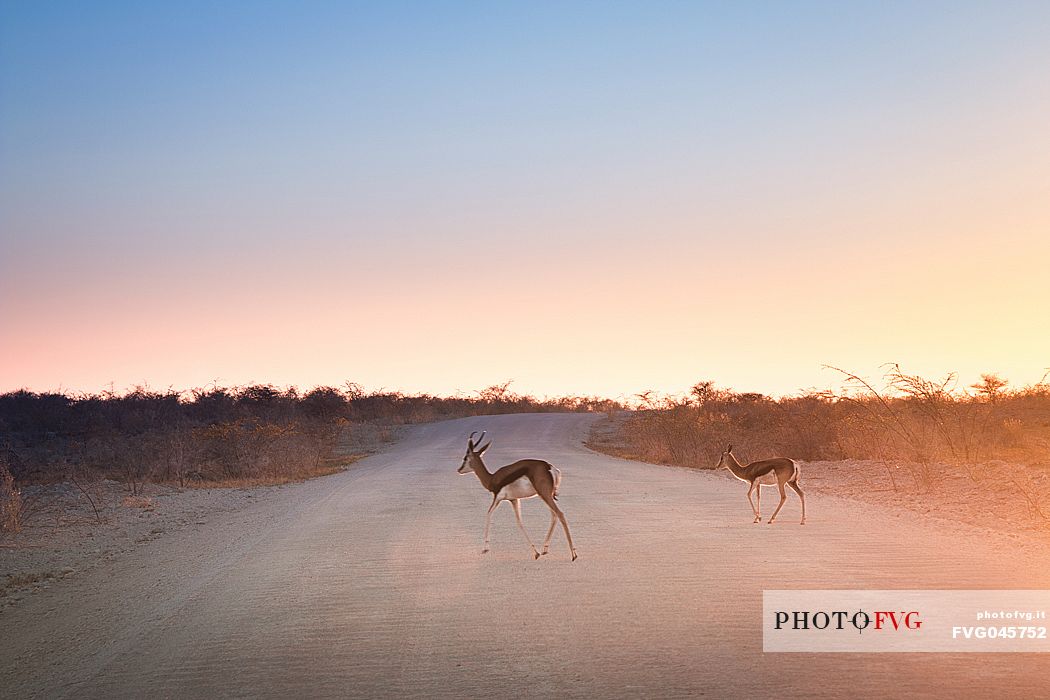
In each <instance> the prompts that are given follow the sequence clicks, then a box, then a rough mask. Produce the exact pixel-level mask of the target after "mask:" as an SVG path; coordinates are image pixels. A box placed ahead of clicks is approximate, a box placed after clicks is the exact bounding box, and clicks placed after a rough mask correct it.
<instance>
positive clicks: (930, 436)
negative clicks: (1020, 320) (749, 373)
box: [588, 365, 1050, 527]
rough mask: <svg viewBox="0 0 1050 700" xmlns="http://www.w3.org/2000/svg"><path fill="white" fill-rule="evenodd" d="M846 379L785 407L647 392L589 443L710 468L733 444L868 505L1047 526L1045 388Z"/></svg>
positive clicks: (993, 380) (989, 378) (893, 372)
mask: <svg viewBox="0 0 1050 700" xmlns="http://www.w3.org/2000/svg"><path fill="white" fill-rule="evenodd" d="M842 375H843V378H844V385H843V387H842V389H840V390H838V391H827V392H810V393H807V394H804V395H801V396H796V397H788V398H784V399H772V398H769V397H766V396H762V395H760V394H739V393H735V392H732V391H727V390H723V389H718V388H716V387H714V386H713V385H712V384H711V383H709V382H704V383H701V384H698V385H696V386H695V387H693V389H692V390H691V392H690V393H689V394H688V395H685V396H678V397H662V398H658V397H654V396H652V395H651V394H646V395H641V396H640V397H639V407H638V409H637V410H635V411H631V412H625V413H623V414H621V415H620V416H618V417H617V418H615V419H611V420H609V421H606V422H604V423H602V424H599V425H598V426H597V427H596V429H595V431H594V432H593V433H592V435H591V438H590V440H589V443H588V444H589V446H590V447H592V448H593V449H596V450H598V451H602V452H606V453H609V454H614V455H617V456H622V457H627V458H631V459H640V460H644V461H649V462H655V463H661V464H670V465H679V466H686V467H694V468H712V467H713V466H714V465H715V464H716V463H717V460H718V455H719V453H720V452H721V450H723V449H724V448H725V446H726V445H727V444H730V443H732V444H734V445H736V446H737V448H738V451H740V452H742V453H743V455H745V456H746V457H747V459H749V460H756V459H762V458H766V457H773V456H785V457H792V458H795V459H799V460H804V461H808V462H813V463H818V464H820V465H823V466H822V467H821V468H822V469H824V470H825V471H826V476H827V478H824V480H823V483H821V484H820V488H823V489H825V490H829V491H833V492H836V493H841V494H843V495H850V496H854V497H858V498H861V499H862V500H873V501H876V502H884V501H886V500H894V501H896V502H899V503H900V504H901V505H904V506H906V507H910V508H913V509H916V510H929V511H941V510H944V511H946V512H950V511H951V510H952V509H955V510H957V511H958V512H960V513H962V514H963V515H964V517H966V518H967V519H973V518H974V517H983V515H979V516H977V515H975V513H977V512H978V511H991V512H994V513H998V515H996V516H995V519H998V520H1013V521H1015V522H1016V523H1018V524H1020V523H1035V524H1037V525H1038V526H1039V527H1045V526H1046V524H1047V523H1048V522H1050V477H1048V476H1047V475H1048V472H1050V387H1048V386H1047V384H1046V383H1045V382H1040V383H1039V384H1037V385H1035V386H1030V387H1025V388H1022V389H1019V390H1015V391H1010V390H1008V389H1007V387H1006V384H1005V382H1003V381H1002V380H1000V379H999V378H998V377H995V376H994V375H985V376H984V377H983V378H982V381H981V382H980V383H978V384H976V385H974V386H971V387H965V388H960V387H957V386H956V385H955V378H954V377H953V376H951V375H949V376H948V377H947V378H945V379H943V380H939V381H933V380H928V379H925V378H923V377H919V376H916V375H909V374H907V373H905V372H903V371H902V370H901V369H900V368H899V367H898V366H896V365H891V366H889V368H888V369H887V372H886V375H885V377H884V378H883V381H882V382H880V383H879V385H876V384H875V383H874V382H871V381H868V380H865V379H863V378H861V377H859V376H857V375H855V374H852V373H848V372H842ZM834 464H849V465H850V466H849V468H848V469H843V470H836V469H832V468H831V467H830V465H834ZM805 473H806V474H807V476H808V475H811V474H814V470H813V469H812V468H809V467H807V469H806V470H805ZM818 480H819V479H818ZM807 481H810V483H812V480H809V479H807ZM942 506H943V508H942Z"/></svg>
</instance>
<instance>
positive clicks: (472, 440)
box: [467, 430, 485, 449]
mask: <svg viewBox="0 0 1050 700" xmlns="http://www.w3.org/2000/svg"><path fill="white" fill-rule="evenodd" d="M477 433H478V431H476V430H475V431H474V432H472V433H471V434H470V437H469V438H467V444H468V445H470V448H471V449H474V445H477V444H478V443H480V442H481V441H482V440H484V439H485V431H484V430H482V431H481V437H479V438H478V439H477V442H475V441H474V436H475V435H477Z"/></svg>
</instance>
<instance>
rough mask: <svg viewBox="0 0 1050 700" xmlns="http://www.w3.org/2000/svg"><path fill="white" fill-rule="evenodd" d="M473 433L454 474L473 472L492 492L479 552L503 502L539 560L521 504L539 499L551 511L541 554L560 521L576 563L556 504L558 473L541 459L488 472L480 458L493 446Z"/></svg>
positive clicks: (563, 518)
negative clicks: (497, 509)
mask: <svg viewBox="0 0 1050 700" xmlns="http://www.w3.org/2000/svg"><path fill="white" fill-rule="evenodd" d="M476 433H477V431H474V432H473V433H471V434H470V437H469V438H468V439H467V453H466V454H465V455H463V463H462V464H460V465H459V469H458V470H457V471H458V472H459V473H460V474H469V473H470V472H471V471H473V472H474V473H475V474H476V475H477V477H478V480H479V481H480V482H481V485H482V486H484V487H485V488H486V489H488V490H489V491H490V492H491V493H492V504H491V505H490V506H489V510H488V513H486V514H485V548H484V549H483V550H481V553H482V554H484V553H485V552H487V551H489V525H491V523H492V511H494V510H496V508H497V507H498V506H499V504H500V503H502V502H503V501H510V504H511V505H512V506H513V507H514V516H515V517H516V518H517V520H518V527H520V528H521V532H522V534H524V535H525V541H526V542H528V543H529V548H530V549H531V550H532V557H533V558H534V559H539V558H540V554H541V552H537V551H536V545H534V544H533V543H532V540H531V539H530V538H529V533H528V532H527V531H526V530H525V524H524V523H523V522H522V521H521V501H522V500H523V499H526V498H532V497H534V496H539V497H540V498H541V499H543V502H544V503H546V504H547V507H548V508H550V511H551V526H550V528H549V529H548V530H547V538H546V539H545V540H544V541H543V552H542V554H546V553H547V552H548V551H549V550H550V544H551V536H552V535H553V534H554V527H555V525H556V524H557V522H558V521H559V520H560V521H561V527H562V529H563V530H565V538H566V539H567V540H568V541H569V552H570V553H571V554H572V560H573V561H576V548H575V547H574V546H573V544H572V535H570V534H569V524H568V523H567V522H566V521H565V513H562V512H561V508H559V507H558V504H557V503H555V499H557V497H558V487H559V485H560V484H561V471H560V470H559V469H557V468H555V467H554V466H552V465H551V464H550V463H549V462H544V461H543V460H540V459H522V460H518V461H517V462H514V463H513V464H508V465H507V466H505V467H500V468H499V469H497V470H496V471H495V472H489V470H488V469H487V468H486V467H485V463H484V462H483V461H481V455H482V453H483V452H484V451H485V450H487V449H488V448H489V446H491V445H492V441H491V440H490V441H489V442H487V443H486V444H484V445H481V441H482V440H484V439H485V433H484V432H482V433H481V437H479V438H478V440H477V442H475V441H474V435H475V434H476ZM479 445H480V447H479Z"/></svg>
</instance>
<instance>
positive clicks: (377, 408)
mask: <svg viewBox="0 0 1050 700" xmlns="http://www.w3.org/2000/svg"><path fill="white" fill-rule="evenodd" d="M476 393H477V395H476V396H469V397H464V396H457V397H435V396H428V395H415V396H410V395H405V394H401V393H396V392H376V393H367V392H364V391H362V390H361V388H360V387H358V386H357V385H355V384H352V383H347V384H346V386H345V387H343V388H334V387H319V388H316V389H313V390H311V391H308V392H300V391H299V390H297V389H296V388H294V387H290V388H286V389H279V388H275V387H273V386H268V385H254V386H247V387H233V388H224V387H209V388H203V389H194V390H192V391H190V392H174V391H168V392H155V391H151V390H150V389H148V388H142V387H140V388H136V389H135V390H133V391H130V392H128V393H126V394H122V395H118V394H115V393H112V392H109V393H103V394H90V395H76V396H69V395H65V394H36V393H32V392H28V391H16V392H10V393H7V394H2V395H0V457H5V459H7V460H8V461H9V462H10V463H11V465H12V466H11V468H10V473H11V475H13V477H14V478H13V482H12V483H11V484H9V485H8V486H7V487H6V490H4V489H5V486H4V484H5V482H4V481H3V480H2V479H0V508H2V509H3V510H0V516H2V517H4V520H3V521H2V523H3V524H4V525H3V526H4V528H5V529H6V528H8V527H17V521H18V519H17V516H18V512H19V511H18V501H17V496H18V490H17V488H15V487H16V486H17V485H19V484H21V485H25V484H46V483H57V482H70V483H73V484H75V485H76V486H77V487H78V488H79V489H80V490H81V491H82V493H83V494H84V495H85V496H86V497H88V498H89V499H90V498H92V495H91V488H90V485H91V484H93V483H97V482H98V481H100V480H102V479H117V480H119V481H120V482H121V483H123V484H124V485H125V487H126V489H127V491H128V493H129V494H130V495H131V496H132V497H138V496H140V495H141V494H142V491H143V488H144V486H145V485H146V484H148V483H150V482H156V483H168V484H176V485H178V486H179V487H194V486H208V487H213V486H233V487H244V486H256V485H270V484H282V483H289V482H294V481H301V480H303V479H308V478H312V477H315V476H321V475H325V474H331V473H334V472H336V471H339V470H341V469H344V468H346V466H347V465H348V464H350V463H351V462H353V461H354V460H355V459H358V458H360V456H362V455H364V454H368V453H369V452H370V451H372V450H374V448H375V447H376V445H377V444H381V443H382V442H383V441H388V440H389V439H390V437H391V435H392V434H393V430H395V429H396V426H398V425H402V424H406V423H418V422H424V421H431V420H437V419H441V418H449V417H461V416H467V415H481V414H492V413H516V412H524V411H530V412H534V411H587V410H593V409H594V408H596V407H601V406H605V405H608V404H609V403H610V402H607V401H605V400H603V399H597V398H588V397H563V398H557V399H542V400H541V399H536V398H533V397H530V396H523V395H519V394H516V393H514V392H512V391H510V383H509V382H505V383H503V384H499V385H495V386H491V387H488V388H486V389H483V390H481V391H479V392H476Z"/></svg>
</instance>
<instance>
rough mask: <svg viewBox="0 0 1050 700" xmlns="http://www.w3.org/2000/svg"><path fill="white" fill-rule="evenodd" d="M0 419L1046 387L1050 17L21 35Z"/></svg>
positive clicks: (607, 17)
mask: <svg viewBox="0 0 1050 700" xmlns="http://www.w3.org/2000/svg"><path fill="white" fill-rule="evenodd" d="M0 7H2V9H0V391H3V390H10V389H14V388H18V387H29V388H32V389H36V390H44V389H55V388H63V389H68V390H89V391H94V390H98V389H101V388H104V387H106V386H108V385H109V384H110V383H111V382H112V383H113V385H114V386H115V387H116V388H117V389H122V388H125V387H128V386H131V385H134V384H136V383H142V382H148V383H149V384H150V385H152V386H154V387H158V388H163V387H167V386H169V385H173V386H175V387H177V388H186V387H191V386H199V385H204V384H206V383H208V382H210V381H212V380H218V381H219V382H220V383H226V384H239V383H245V382H266V383H275V384H281V385H285V384H296V385H299V386H311V385H317V384H340V383H342V382H343V381H344V380H353V381H356V382H359V383H361V384H363V385H364V386H366V387H367V388H373V389H374V388H380V387H386V388H397V389H402V390H408V391H429V392H437V393H452V392H456V391H470V390H473V389H478V388H481V387H484V386H487V385H489V384H492V383H495V382H498V381H503V380H506V379H513V380H514V381H515V383H514V384H513V387H514V388H516V389H517V390H519V391H525V392H535V393H538V394H561V393H573V392H581V393H589V394H606V395H613V396H618V395H630V394H631V393H633V392H637V391H642V390H644V389H657V390H661V391H678V390H683V389H686V388H687V387H689V386H690V385H691V384H693V383H694V382H696V381H698V380H700V379H712V380H714V381H716V382H718V383H719V384H721V385H724V386H731V387H734V388H737V389H739V390H748V391H762V392H766V393H772V394H786V393H791V392H794V391H796V390H798V389H800V388H805V387H812V386H817V387H825V386H828V385H832V384H834V383H835V382H836V380H837V379H836V377H835V376H834V374H833V373H831V372H829V371H828V370H823V369H822V368H821V366H822V365H823V364H833V365H839V366H843V367H847V368H849V369H852V370H855V371H857V372H861V373H864V374H868V375H878V374H879V372H880V369H879V368H880V365H881V364H882V363H885V362H900V363H901V364H902V365H903V366H904V367H905V369H908V370H913V371H915V372H920V373H924V374H931V375H940V374H943V373H945V372H947V371H952V370H954V371H958V372H959V373H960V375H961V377H962V379H963V381H964V382H969V381H973V380H974V379H975V378H976V376H977V375H978V373H979V372H982V371H996V372H1000V373H1001V374H1002V375H1003V376H1005V377H1007V378H1009V379H1010V380H1012V381H1013V382H1014V383H1015V384H1025V383H1030V382H1034V381H1036V380H1038V379H1039V378H1040V377H1041V376H1042V374H1043V373H1044V371H1045V368H1047V367H1050V322H1048V319H1050V41H1048V40H1047V37H1050V4H1048V3H1046V2H1033V3H1002V2H988V3H976V4H975V3H966V2H943V3H939V2H922V3H914V2H902V3H886V2H872V3H833V2H829V3H786V2H785V3H781V2H777V3H768V4H766V3H724V2H718V3H710V4H703V3H693V2H681V3H654V2H637V3H607V2H602V3H598V2H593V3H592V2H576V3H564V2H552V3H537V2H528V3H481V2H479V3H431V2H420V3H394V2H373V3H361V4H352V3H345V2H330V3H329V2H305V3H300V2H287V3H281V2H245V3H233V2H224V3H211V2H207V3H204V2H200V3H198V2H175V3H141V2H127V3H123V2H100V3H57V2H9V1H8V2H3V3H2V5H0Z"/></svg>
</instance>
